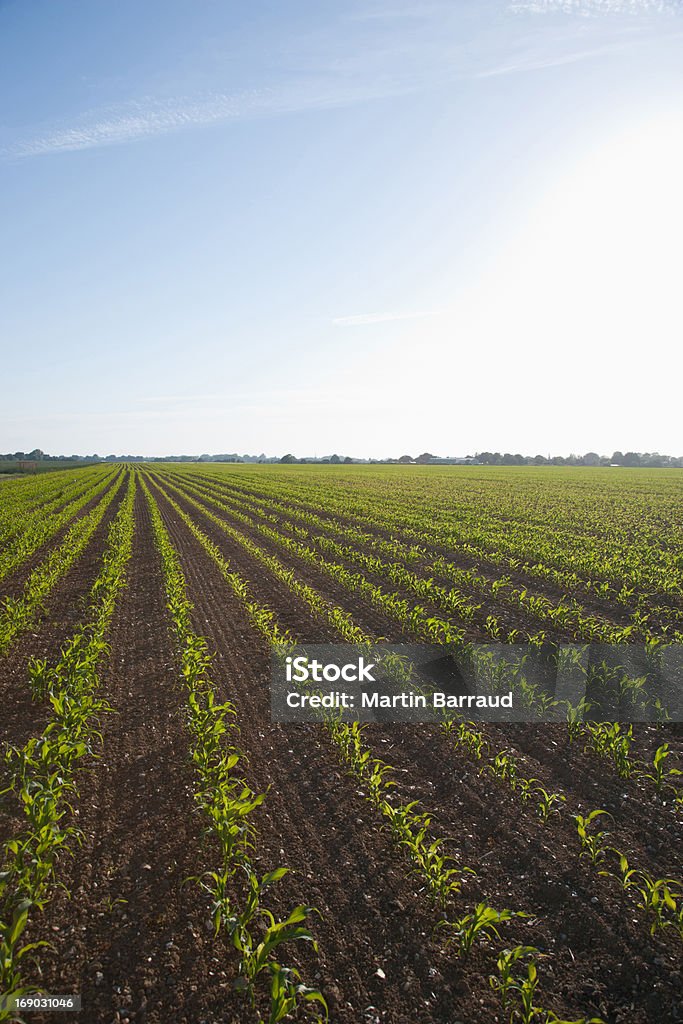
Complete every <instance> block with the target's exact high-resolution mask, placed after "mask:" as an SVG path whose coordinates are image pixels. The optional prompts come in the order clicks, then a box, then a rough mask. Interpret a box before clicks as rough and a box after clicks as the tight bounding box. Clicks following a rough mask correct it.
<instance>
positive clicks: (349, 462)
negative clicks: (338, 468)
mask: <svg viewBox="0 0 683 1024" xmlns="http://www.w3.org/2000/svg"><path fill="white" fill-rule="evenodd" d="M352 464H353V459H352V458H351V456H350V455H347V456H346V458H345V459H344V465H345V466H351V465H352Z"/></svg>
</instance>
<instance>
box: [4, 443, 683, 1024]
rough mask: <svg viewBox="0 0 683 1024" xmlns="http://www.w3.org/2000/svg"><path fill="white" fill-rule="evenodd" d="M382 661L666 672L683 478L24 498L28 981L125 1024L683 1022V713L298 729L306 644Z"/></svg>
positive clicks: (12, 677)
mask: <svg viewBox="0 0 683 1024" xmlns="http://www.w3.org/2000/svg"><path fill="white" fill-rule="evenodd" d="M380 639H381V640H385V641H388V642H391V643H400V642H410V643H436V644H450V645H461V646H462V645H465V646H466V645H471V644H487V643H491V642H501V643H510V644H519V643H523V642H531V643H532V644H536V645H539V646H540V645H543V644H547V643H548V642H564V643H589V642H590V643H603V644H638V645H641V646H643V648H644V649H645V650H646V651H647V652H648V657H651V658H652V659H655V660H656V659H657V658H658V657H660V656H661V655H662V652H664V651H665V650H666V648H667V647H668V645H680V644H681V643H683V471H678V470H630V469H623V470H622V469H604V470H603V469H575V468H572V469H556V468H542V469H532V468H529V467H524V468H519V469H517V468H493V467H476V466H468V467H445V468H443V469H442V468H439V467H429V466H427V467H420V466H406V467H391V466H378V467H374V466H349V467H344V466H327V465H325V466H315V465H311V466H296V465H294V466H258V465H256V466H254V465H216V464H211V465H206V466H205V465H198V464H193V465H187V464H183V465H174V464H169V463H163V464H162V463H159V464H153V463H150V464H143V465H136V466H135V467H131V466H126V465H105V466H94V467H88V468H85V469H79V470H73V471H70V472H69V471H65V472H55V473H50V474H45V475H42V476H40V477H32V478H20V479H11V480H8V481H6V483H5V484H4V486H3V487H2V489H1V490H0V695H1V701H2V703H1V707H2V718H1V722H2V728H1V731H0V732H1V738H2V741H3V747H4V756H3V759H2V761H0V792H1V793H2V796H1V797H0V843H1V844H2V861H3V863H2V866H0V872H2V873H1V874H0V991H3V992H5V993H7V992H19V993H21V992H24V991H25V992H27V993H28V992H29V991H33V990H35V989H38V988H39V989H41V990H42V991H45V992H48V993H52V994H66V993H80V994H81V996H82V1005H83V1011H82V1013H81V1016H80V1017H78V1018H76V1019H80V1020H83V1021H87V1022H91V1021H92V1022H102V1024H109V1022H113V1021H124V1020H129V1021H131V1022H133V1021H135V1022H138V1021H141V1022H146V1024H167V1022H171V1021H172V1022H174V1024H175V1022H185V1024H200V1022H206V1024H218V1022H225V1024H229V1022H245V1024H246V1022H258V1021H260V1020H263V1021H268V1022H270V1021H272V1022H275V1021H277V1020H280V1019H283V1020H289V1019H296V1020H301V1021H306V1020H309V1021H310V1020H315V1019H316V1018H322V1019H324V1017H325V1014H326V1013H327V1012H328V1013H329V1019H330V1020H331V1021H338V1022H340V1024H360V1022H367V1024H384V1022H386V1024H412V1022H417V1024H428V1022H429V1024H431V1022H435V1024H458V1022H460V1024H491V1022H500V1024H503V1022H508V1021H513V1022H514V1021H517V1022H520V1021H521V1022H523V1024H524V1022H536V1024H552V1022H558V1021H573V1022H576V1021H581V1020H585V1021H586V1022H587V1021H589V1020H592V1019H600V1020H603V1021H604V1022H605V1024H651V1022H657V1024H659V1022H662V1024H673V1022H677V1021H683V975H682V966H681V965H682V957H681V953H682V952H683V846H682V844H681V823H682V821H683V774H681V772H683V736H682V733H681V727H680V725H679V724H678V723H676V722H667V721H656V722H653V723H651V724H647V723H635V724H633V725H632V726H630V727H629V726H628V725H627V724H623V723H622V725H621V726H619V725H614V724H613V723H599V722H590V721H585V722H584V721H581V720H580V719H577V720H574V719H573V718H572V717H570V720H569V721H568V722H566V723H565V722H558V723H553V724H543V723H539V724H517V725H510V724H494V723H489V724H481V723H480V724H475V723H472V722H467V721H465V720H464V719H453V720H452V721H451V722H450V723H447V724H444V725H441V726H439V725H426V724H422V725H420V724H411V725H404V724H400V725H399V724H390V723H386V724H381V723H372V724H370V725H366V726H363V727H362V728H358V727H357V726H352V725H341V724H339V723H337V724H335V723H325V722H319V723H310V724H296V725H282V724H274V723H273V722H272V720H271V706H270V658H271V645H272V644H273V643H284V644H294V643H315V644H318V643H342V642H346V643H359V644H367V643H372V642H375V641H378V640H380ZM598 811H599V812H603V813H599V814H597V813H596V814H594V813H593V812H598ZM283 869H287V870H286V871H285V870H283ZM505 951H508V952H507V953H506V952H505ZM3 1013H4V1016H3ZM3 1019H7V1020H12V1019H15V1017H14V1015H13V1013H12V1012H11V1011H2V1010H0V1020H3ZM27 1019H28V1020H30V1021H34V1022H37V1024H41V1022H43V1021H52V1020H58V1019H59V1020H61V1019H63V1017H62V1015H61V1014H49V1013H36V1012H32V1013H30V1014H28V1015H27ZM66 1019H70V1018H68V1017H67V1018H66Z"/></svg>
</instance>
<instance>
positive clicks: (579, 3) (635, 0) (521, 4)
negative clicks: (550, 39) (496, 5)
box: [509, 0, 683, 18]
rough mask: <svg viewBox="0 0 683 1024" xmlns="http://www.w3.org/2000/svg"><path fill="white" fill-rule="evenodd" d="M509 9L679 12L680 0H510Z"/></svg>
mask: <svg viewBox="0 0 683 1024" xmlns="http://www.w3.org/2000/svg"><path fill="white" fill-rule="evenodd" d="M509 10H511V11H513V12H514V13H517V14H558V13H561V14H578V15H579V16H581V17H584V18H588V17H597V16H599V15H605V14H635V15H638V14H681V13H683V7H682V5H681V2H680V0H512V2H511V3H510V4H509Z"/></svg>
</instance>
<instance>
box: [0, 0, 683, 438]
mask: <svg viewBox="0 0 683 1024" xmlns="http://www.w3.org/2000/svg"><path fill="white" fill-rule="evenodd" d="M682 52H683V7H682V5H681V4H680V3H678V2H672V0H561V2H560V0H528V2H525V0H517V2H509V0H495V2H494V0H475V2H469V0H462V2H454V0H452V2H449V3H442V2H438V0H435V2H431V0H422V2H419V3H418V2H415V0H366V2H358V0H344V2H341V0H339V2H325V0H322V2H321V0H316V2H307V3H302V2H283V0H277V2H276V0H272V2H260V0H250V3H248V4H236V3H229V2H227V0H163V2H162V0H145V3H143V4H141V3H139V2H137V0H136V2H131V0H119V2H117V3H116V4H111V3H108V2H104V0H71V2H67V0H31V2H20V0H4V2H3V0H0V96H1V97H2V109H1V110H0V182H1V189H0V204H1V209H0V216H1V217H2V224H3V240H4V250H5V259H4V261H3V265H4V272H3V275H2V277H1V278H0V331H1V332H2V337H3V338H4V339H5V341H4V344H3V355H2V366H3V371H4V372H3V378H4V381H3V387H2V391H1V394H2V406H1V407H0V451H14V450H30V449H32V448H33V447H36V446H37V447H41V448H43V449H44V450H46V451H49V452H52V453H70V452H95V451H96V452H98V453H100V454H108V453H110V452H115V453H142V454H160V455H163V454H171V453H179V452H196V453H200V452H225V451H238V452H261V451H265V452H267V453H269V454H282V453H283V452H285V451H293V452H295V453H296V454H299V455H307V454H313V453H316V452H317V454H329V453H330V452H332V451H337V452H340V453H342V454H352V455H356V456H376V457H380V456H383V455H389V454H393V455H398V454H401V453H402V452H404V451H407V452H409V453H411V454H416V453H418V452H420V451H424V450H429V451H434V452H437V453H439V454H444V455H445V454H466V453H469V452H473V451H476V450H485V449H492V450H496V449H500V450H505V451H521V452H525V453H531V454H533V453H536V452H538V451H540V452H544V453H545V452H549V451H551V452H553V453H565V454H566V453H569V452H570V451H572V452H583V451H586V450H590V449H593V450H598V451H600V452H603V451H604V452H607V453H609V452H611V451H612V450H613V449H614V448H621V449H622V450H627V449H635V450H640V451H646V450H647V451H654V450H658V451H661V452H668V453H670V454H681V453H682V452H683V436H682V434H683V432H682V431H681V430H680V426H679V421H680V416H679V406H680V398H679V381H680V370H681V355H680V352H681V342H682V340H683V339H682V337H681V334H682V330H681V329H682V327H683V316H682V314H681V308H680V307H681V304H680V299H679V294H680V272H681V255H680V238H681V237H682V234H683V208H682V203H683V199H682V196H683V191H682V190H681V187H680V182H681V180H683V105H682V102H681V101H682V100H683V60H682V59H681V57H682Z"/></svg>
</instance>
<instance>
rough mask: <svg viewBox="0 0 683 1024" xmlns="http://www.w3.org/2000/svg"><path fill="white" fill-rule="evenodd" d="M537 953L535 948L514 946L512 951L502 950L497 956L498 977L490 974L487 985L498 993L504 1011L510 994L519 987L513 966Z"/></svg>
mask: <svg viewBox="0 0 683 1024" xmlns="http://www.w3.org/2000/svg"><path fill="white" fill-rule="evenodd" d="M538 952H539V950H538V949H537V948H536V946H514V947H513V948H512V949H504V950H503V951H502V952H501V953H500V954H499V955H498V959H497V961H496V967H497V968H498V976H497V977H496V975H493V974H492V975H491V976H490V977H489V985H490V986H491V988H492V989H493V991H494V992H498V993H499V995H500V999H501V1003H502V1004H503V1009H504V1010H507V1008H508V1005H509V1003H510V994H511V992H512V991H513V990H514V989H517V988H518V986H519V983H518V981H517V979H516V978H515V976H514V973H513V970H514V967H515V965H516V964H517V963H519V961H520V960H522V959H523V958H524V957H527V956H533V955H534V954H535V953H538Z"/></svg>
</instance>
